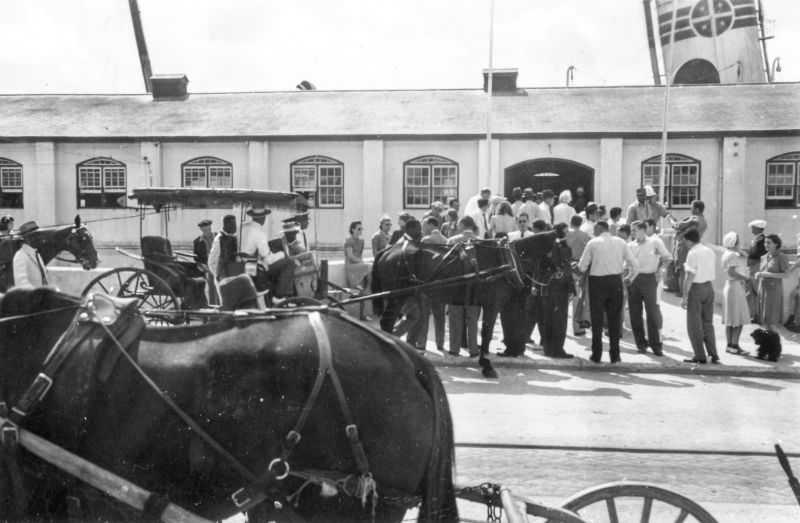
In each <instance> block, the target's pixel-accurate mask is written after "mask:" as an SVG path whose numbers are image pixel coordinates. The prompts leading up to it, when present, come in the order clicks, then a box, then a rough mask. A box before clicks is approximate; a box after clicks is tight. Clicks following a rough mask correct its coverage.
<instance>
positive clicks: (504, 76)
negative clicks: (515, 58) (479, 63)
mask: <svg viewBox="0 0 800 523" xmlns="http://www.w3.org/2000/svg"><path fill="white" fill-rule="evenodd" d="M518 74H519V70H518V69H517V68H513V69H492V94H517V75H518ZM488 91H489V70H488V69H484V70H483V92H484V93H486V92H488Z"/></svg>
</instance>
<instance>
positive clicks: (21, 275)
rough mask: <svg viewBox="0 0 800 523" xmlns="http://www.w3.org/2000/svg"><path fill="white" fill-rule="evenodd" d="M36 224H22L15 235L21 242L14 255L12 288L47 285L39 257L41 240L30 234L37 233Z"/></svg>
mask: <svg viewBox="0 0 800 523" xmlns="http://www.w3.org/2000/svg"><path fill="white" fill-rule="evenodd" d="M38 230H39V225H38V224H37V223H36V222H33V221H31V222H25V223H23V224H22V225H21V226H20V228H19V231H17V234H18V235H19V237H20V239H21V240H22V245H20V248H19V250H18V251H17V252H16V254H14V286H15V287H27V288H37V287H44V286H45V285H47V282H48V280H49V277H48V274H47V267H46V266H45V264H44V261H43V260H42V257H41V256H39V251H38V248H39V247H40V243H41V239H40V237H39V236H38V235H31V233H33V232H35V231H38Z"/></svg>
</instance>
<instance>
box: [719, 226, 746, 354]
mask: <svg viewBox="0 0 800 523" xmlns="http://www.w3.org/2000/svg"><path fill="white" fill-rule="evenodd" d="M722 245H723V246H724V247H725V248H726V249H727V250H726V251H725V252H724V253H723V254H722V271H723V272H724V273H725V287H724V288H723V290H722V295H723V297H724V298H723V306H722V322H723V323H724V324H725V337H726V338H727V341H728V347H727V348H726V349H725V351H726V352H729V353H731V354H747V351H745V350H742V348H741V347H740V346H739V336H741V334H742V327H743V326H744V324H745V323H748V322H749V321H750V309H749V308H748V306H747V296H746V294H745V285H746V284H747V282H748V281H749V279H750V278H749V276H748V272H747V256H745V255H744V254H743V253H742V252H741V251H740V250H739V235H738V234H736V233H735V232H733V231H731V232H729V233H728V234H726V235H725V236H724V237H723V238H722Z"/></svg>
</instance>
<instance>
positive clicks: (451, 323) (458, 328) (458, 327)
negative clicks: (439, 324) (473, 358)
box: [447, 305, 464, 354]
mask: <svg viewBox="0 0 800 523" xmlns="http://www.w3.org/2000/svg"><path fill="white" fill-rule="evenodd" d="M447 316H448V330H449V331H450V354H458V353H459V352H460V351H461V336H462V335H463V333H464V306H463V305H451V306H450V308H449V309H448V311H447Z"/></svg>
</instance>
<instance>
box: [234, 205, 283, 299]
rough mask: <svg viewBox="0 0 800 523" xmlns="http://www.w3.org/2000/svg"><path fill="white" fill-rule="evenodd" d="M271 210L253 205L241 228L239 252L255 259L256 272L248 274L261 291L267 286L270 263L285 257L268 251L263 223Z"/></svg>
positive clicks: (281, 253) (279, 253)
mask: <svg viewBox="0 0 800 523" xmlns="http://www.w3.org/2000/svg"><path fill="white" fill-rule="evenodd" d="M271 212H272V211H270V210H269V209H267V208H266V207H264V206H263V205H260V204H259V205H254V206H252V207H250V208H249V209H248V210H247V215H248V216H249V217H250V220H251V221H249V222H247V223H244V224H242V228H241V238H242V244H241V252H242V254H243V255H245V256H247V257H248V258H252V259H255V261H256V264H257V265H256V274H255V275H253V274H250V276H252V277H253V282H254V283H255V285H256V290H258V291H263V290H266V289H267V288H269V278H268V276H267V270H268V269H269V266H270V264H272V263H275V262H278V261H279V260H282V259H284V258H285V257H286V255H285V254H284V253H283V251H281V252H275V253H273V252H270V249H269V243H268V241H267V233H266V232H264V229H263V225H264V223H265V222H266V221H267V215H268V214H270V213H271Z"/></svg>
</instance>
